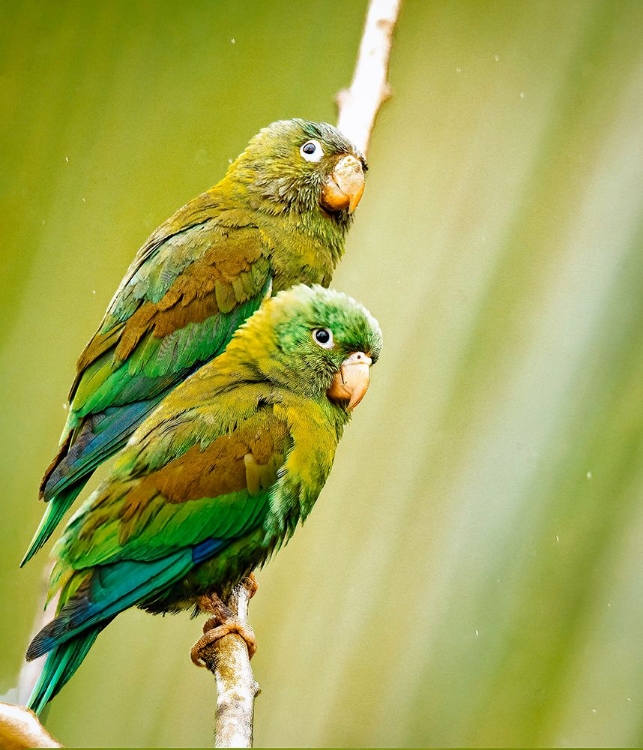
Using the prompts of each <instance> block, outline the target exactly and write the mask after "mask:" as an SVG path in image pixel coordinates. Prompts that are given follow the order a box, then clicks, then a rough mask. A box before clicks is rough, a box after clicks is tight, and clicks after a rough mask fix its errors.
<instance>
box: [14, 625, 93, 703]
mask: <svg viewBox="0 0 643 750" xmlns="http://www.w3.org/2000/svg"><path fill="white" fill-rule="evenodd" d="M106 624H107V623H101V625H99V626H96V627H93V628H90V629H89V630H85V631H84V632H83V633H81V634H80V635H77V636H76V637H75V638H71V639H70V640H69V641H67V642H66V643H62V644H61V645H60V646H56V647H55V648H54V649H53V650H52V651H50V653H49V655H48V656H47V661H46V662H45V666H44V669H43V670H42V673H41V674H40V677H39V679H38V682H37V683H36V685H35V687H34V689H33V692H32V693H31V696H30V697H29V701H28V702H27V708H30V709H32V711H35V712H36V713H37V714H39V713H40V712H41V711H42V710H43V708H44V707H45V706H46V705H47V703H48V702H49V701H50V700H51V699H52V698H53V697H54V695H56V694H57V693H58V692H59V691H60V689H61V688H62V687H63V685H64V684H65V683H66V682H67V680H69V678H70V677H71V676H72V675H73V674H74V672H75V671H76V670H77V669H78V667H79V666H80V663H81V662H82V660H83V659H84V658H85V656H87V652H88V651H89V649H90V648H91V647H92V644H93V643H94V641H95V640H96V637H97V636H98V634H99V633H100V631H101V630H102V629H103V627H104V626H105V625H106Z"/></svg>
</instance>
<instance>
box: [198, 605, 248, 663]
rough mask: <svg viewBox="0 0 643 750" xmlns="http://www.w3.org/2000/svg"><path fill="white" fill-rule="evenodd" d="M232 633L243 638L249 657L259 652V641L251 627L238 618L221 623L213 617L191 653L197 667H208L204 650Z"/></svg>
mask: <svg viewBox="0 0 643 750" xmlns="http://www.w3.org/2000/svg"><path fill="white" fill-rule="evenodd" d="M231 633H236V634H237V635H240V636H241V638H243V640H244V641H245V643H246V646H247V647H248V657H249V658H250V659H252V657H253V656H254V655H255V652H256V651H257V640H256V638H255V634H254V631H253V629H252V628H251V627H250V626H249V625H244V624H243V623H242V622H241V621H239V620H237V619H236V618H229V619H227V620H225V621H224V622H221V620H220V619H219V617H211V618H210V619H209V620H208V621H207V622H206V623H205V625H204V626H203V636H201V638H199V640H198V641H197V642H196V643H195V644H194V646H192V650H191V651H190V657H191V659H192V662H193V663H194V664H195V665H196V666H197V667H205V666H207V664H206V661H205V659H204V657H203V649H205V648H207V647H208V646H211V645H212V644H213V643H214V642H215V641H218V640H219V639H220V638H224V637H225V636H226V635H230V634H231Z"/></svg>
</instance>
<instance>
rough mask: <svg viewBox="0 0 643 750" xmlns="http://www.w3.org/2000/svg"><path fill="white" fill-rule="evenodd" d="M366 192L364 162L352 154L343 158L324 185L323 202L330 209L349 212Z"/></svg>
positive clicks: (351, 211)
mask: <svg viewBox="0 0 643 750" xmlns="http://www.w3.org/2000/svg"><path fill="white" fill-rule="evenodd" d="M363 192H364V170H363V169H362V163H361V162H360V160H359V159H356V158H355V157H354V156H351V155H350V154H349V155H348V156H344V157H343V158H341V159H340V160H339V161H338V162H337V164H335V169H333V171H332V173H331V174H330V175H329V177H328V179H327V180H326V182H325V183H324V185H323V187H322V196H321V204H322V206H323V207H324V208H327V209H328V210H329V211H343V210H344V209H345V208H347V209H348V212H349V213H351V214H352V213H353V211H354V210H355V209H356V208H357V204H358V203H359V202H360V199H361V197H362V193H363Z"/></svg>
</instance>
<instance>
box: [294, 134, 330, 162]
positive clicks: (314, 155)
mask: <svg viewBox="0 0 643 750" xmlns="http://www.w3.org/2000/svg"><path fill="white" fill-rule="evenodd" d="M299 153H300V154H301V155H302V156H303V157H304V159H305V160H306V161H320V160H321V158H322V156H323V155H324V149H323V148H322V147H321V143H320V142H319V141H316V140H315V139H312V140H310V141H306V143H304V145H303V146H302V147H301V148H300V149H299Z"/></svg>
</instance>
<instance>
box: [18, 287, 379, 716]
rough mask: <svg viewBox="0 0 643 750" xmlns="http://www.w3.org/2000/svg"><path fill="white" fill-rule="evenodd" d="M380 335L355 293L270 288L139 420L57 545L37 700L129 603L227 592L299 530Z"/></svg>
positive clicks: (35, 645)
mask: <svg viewBox="0 0 643 750" xmlns="http://www.w3.org/2000/svg"><path fill="white" fill-rule="evenodd" d="M381 346H382V337H381V333H380V329H379V326H378V324H377V322H376V321H375V320H374V318H373V317H372V316H371V315H370V314H369V313H368V312H367V311H366V310H365V308H364V307H362V305H360V304H358V303H357V302H355V301H354V300H353V299H351V298H349V297H347V296H345V295H343V294H340V293H338V292H335V291H333V290H328V289H324V288H323V287H321V286H314V287H312V288H310V287H307V286H304V285H298V286H296V287H294V288H293V289H291V290H288V291H285V292H280V293H279V294H278V295H277V296H276V297H273V298H271V299H269V300H267V301H266V302H265V303H264V304H263V306H262V307H261V308H260V309H259V310H258V311H257V312H255V313H254V315H253V316H252V317H251V318H250V319H249V320H248V321H247V322H246V323H245V324H244V325H242V326H241V327H240V328H239V329H238V330H237V332H236V333H235V335H234V336H233V338H232V341H231V342H230V344H229V345H228V348H227V349H226V351H225V352H224V353H223V354H221V355H220V356H219V357H217V358H216V359H214V360H213V361H212V362H210V363H208V364H207V365H204V366H203V367H202V368H200V369H199V370H198V371H197V372H196V373H195V374H193V375H192V376H191V377H190V378H188V379H187V380H186V381H185V382H183V383H182V384H181V385H179V386H177V387H176V388H175V389H174V390H173V391H172V392H171V393H170V394H169V395H168V396H166V398H165V399H164V401H163V402H162V403H161V404H160V406H159V407H158V408H157V409H156V410H155V411H154V412H153V413H152V414H151V415H150V416H148V417H147V419H146V420H145V421H144V422H143V423H142V424H141V425H140V426H139V428H138V429H137V430H136V432H135V433H134V435H133V436H132V437H131V439H130V441H129V443H128V444H127V446H126V448H125V449H124V450H123V451H122V453H121V454H120V456H119V457H118V459H117V462H116V465H115V467H114V469H113V471H112V473H111V475H110V476H109V477H108V479H107V480H106V481H105V482H104V483H103V484H102V485H101V486H100V487H99V488H98V489H97V490H96V492H95V493H94V494H93V495H92V496H91V497H90V498H89V499H88V500H87V501H86V502H85V503H84V504H83V505H82V506H81V507H80V509H79V510H78V512H77V513H76V514H75V515H74V516H73V517H72V519H71V520H70V522H69V523H68V525H67V527H66V529H65V531H64V533H63V535H62V537H61V539H60V540H59V541H58V543H57V544H56V547H55V554H56V555H57V563H56V567H55V568H54V571H53V573H52V578H51V587H50V593H51V594H53V593H54V592H56V591H57V590H60V591H61V596H60V601H59V605H58V610H57V616H56V618H55V619H54V620H53V621H52V622H51V623H50V624H49V625H47V626H46V627H45V628H43V630H41V631H40V633H38V635H37V636H36V637H35V638H34V640H33V642H32V643H31V645H30V646H29V650H28V652H27V658H28V659H35V658H37V657H39V656H42V655H43V654H45V653H47V652H49V656H48V659H47V662H46V664H45V668H44V671H43V672H42V675H41V678H40V681H39V682H38V684H37V685H36V687H35V689H34V692H33V695H32V696H31V699H30V701H29V706H30V707H31V708H33V709H34V710H35V711H40V710H41V709H42V708H43V707H44V705H45V704H46V703H47V701H49V700H50V699H51V698H52V697H53V696H54V695H55V694H56V693H57V692H58V691H59V690H60V688H61V687H62V686H63V685H64V684H65V682H67V680H68V679H69V678H70V677H71V675H72V674H73V673H74V672H75V670H76V669H77V668H78V666H79V664H80V662H81V661H82V659H83V658H84V657H85V655H86V654H87V651H88V650H89V648H90V647H91V645H92V644H93V642H94V640H95V639H96V636H97V635H98V633H99V632H100V631H101V630H102V629H103V628H104V627H105V626H106V625H107V624H108V623H109V622H110V621H111V620H112V619H113V618H114V617H115V616H116V615H117V614H118V613H119V612H122V611H123V610H124V609H126V608H127V607H132V606H138V607H141V608H143V609H145V610H148V611H150V612H153V613H160V612H168V611H177V610H181V609H184V608H188V607H193V606H194V605H195V602H196V603H197V606H198V597H199V596H201V595H204V594H206V593H207V592H210V591H216V592H217V593H219V594H220V595H222V596H225V595H227V594H228V593H229V591H230V590H231V587H233V586H234V585H236V584H237V583H238V582H239V581H240V580H241V579H242V578H243V577H244V576H247V575H248V574H250V573H251V572H252V571H253V570H254V569H255V568H257V567H258V566H261V565H263V564H264V563H265V562H266V560H267V559H268V558H269V557H270V556H271V554H272V553H273V552H275V551H276V550H278V549H279V548H280V547H281V545H283V544H284V543H285V542H287V541H288V539H289V538H290V536H291V535H292V533H293V532H294V530H295V527H296V526H297V524H298V522H299V521H300V520H301V521H303V520H304V519H305V518H306V516H307V515H308V514H309V513H310V511H311V509H312V507H313V505H314V503H315V501H316V500H317V497H318V495H319V493H320V491H321V489H322V487H323V485H324V483H325V482H326V479H327V477H328V474H329V472H330V469H331V466H332V464H333V458H334V455H335V449H336V447H337V443H338V441H339V439H340V437H341V435H342V431H343V430H344V427H345V425H346V424H347V422H348V421H349V418H350V413H351V411H352V409H353V408H354V407H355V406H356V405H357V403H359V401H360V399H361V398H362V396H363V395H364V393H365V392H366V389H367V387H368V382H369V372H370V366H371V364H372V363H374V362H375V361H376V360H377V358H378V357H379V354H380V350H381Z"/></svg>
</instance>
